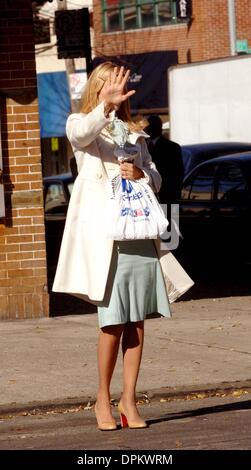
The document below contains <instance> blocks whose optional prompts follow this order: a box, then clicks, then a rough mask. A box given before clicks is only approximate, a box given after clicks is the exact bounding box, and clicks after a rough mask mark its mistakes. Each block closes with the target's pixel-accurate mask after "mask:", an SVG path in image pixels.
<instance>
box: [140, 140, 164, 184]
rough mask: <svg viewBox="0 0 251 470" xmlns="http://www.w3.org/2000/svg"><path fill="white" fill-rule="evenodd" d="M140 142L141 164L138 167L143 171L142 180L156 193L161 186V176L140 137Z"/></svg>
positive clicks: (144, 142)
mask: <svg viewBox="0 0 251 470" xmlns="http://www.w3.org/2000/svg"><path fill="white" fill-rule="evenodd" d="M140 143H141V152H142V161H143V165H142V166H140V169H141V170H142V171H143V172H144V175H145V177H144V181H146V183H148V184H149V185H150V186H151V188H152V189H153V191H154V192H155V193H158V192H159V190H160V188H161V183H162V178H161V176H160V174H159V172H158V170H157V168H156V166H155V163H153V161H152V157H151V155H150V153H149V150H148V147H147V145H146V141H145V139H144V138H142V139H141V140H140ZM137 166H139V165H137Z"/></svg>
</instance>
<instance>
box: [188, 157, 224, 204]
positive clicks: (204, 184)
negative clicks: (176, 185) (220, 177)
mask: <svg viewBox="0 0 251 470" xmlns="http://www.w3.org/2000/svg"><path fill="white" fill-rule="evenodd" d="M215 168H216V165H210V164H209V165H203V166H202V167H201V168H198V169H197V170H196V171H195V172H194V173H193V175H191V176H190V177H189V180H188V182H187V184H186V185H185V186H184V187H183V189H182V198H183V199H192V200H203V201H205V200H210V199H212V197H213V189H214V174H215Z"/></svg>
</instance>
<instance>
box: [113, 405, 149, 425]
mask: <svg viewBox="0 0 251 470" xmlns="http://www.w3.org/2000/svg"><path fill="white" fill-rule="evenodd" d="M118 411H119V413H120V423H121V427H122V428H127V427H128V428H130V429H143V428H147V427H148V426H147V423H146V422H145V421H139V422H137V421H128V419H127V417H126V414H125V410H124V407H123V405H122V403H121V402H119V404H118Z"/></svg>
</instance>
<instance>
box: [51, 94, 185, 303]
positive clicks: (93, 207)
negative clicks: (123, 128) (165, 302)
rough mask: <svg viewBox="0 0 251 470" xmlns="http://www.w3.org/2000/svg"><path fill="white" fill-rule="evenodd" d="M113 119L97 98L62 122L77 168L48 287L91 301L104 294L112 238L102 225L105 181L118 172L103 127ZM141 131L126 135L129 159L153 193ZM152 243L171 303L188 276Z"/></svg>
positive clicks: (155, 181) (155, 182) (155, 184)
mask: <svg viewBox="0 0 251 470" xmlns="http://www.w3.org/2000/svg"><path fill="white" fill-rule="evenodd" d="M113 118H114V113H110V115H109V117H108V118H106V117H105V115H104V104H103V103H100V104H99V105H98V106H97V107H96V108H95V109H94V110H93V111H91V112H90V113H88V114H81V113H78V114H72V115H71V116H69V118H68V120H67V124H66V133H67V137H68V139H69V141H70V142H71V145H72V148H73V151H74V154H75V157H76V161H77V166H78V172H79V173H78V176H77V178H76V180H75V183H74V186H73V190H72V195H71V198H70V203H69V208H68V212H67V218H66V223H65V229H64V234H63V239H62V244H61V249H60V255H59V261H58V266H57V270H56V275H55V279H54V283H53V289H52V290H53V291H54V292H65V293H69V294H72V295H76V296H78V297H81V298H83V299H85V300H87V301H89V302H92V303H95V304H98V303H99V302H100V301H102V300H103V298H104V294H105V289H106V283H107V277H108V272H109V267H110V262H111V257H112V250H113V243H114V242H113V240H111V239H110V238H108V237H107V236H106V230H105V229H106V220H105V209H106V201H107V192H106V191H107V182H108V180H109V177H111V176H113V175H114V172H115V171H118V164H117V162H115V159H114V156H113V149H114V144H113V141H112V140H111V138H110V136H109V133H108V132H107V131H106V129H105V127H106V126H107V125H108V124H109V122H111V120H112V119H113ZM145 136H147V135H146V134H145V133H144V132H141V133H131V134H130V136H129V137H130V141H131V143H133V144H136V145H137V146H138V149H139V152H138V155H137V156H136V159H135V161H134V162H135V165H136V166H137V167H139V168H141V169H142V171H143V172H144V175H145V181H147V182H148V183H149V184H150V185H151V186H152V188H153V189H154V191H156V192H158V191H159V189H160V186H161V177H160V175H159V173H158V172H157V170H156V167H155V165H154V163H153V162H152V160H151V156H150V154H149V152H148V150H147V146H146V143H145V139H144V137H145ZM155 244H156V250H157V253H158V256H159V259H160V263H161V266H162V270H163V274H164V278H165V282H166V287H167V294H168V297H169V301H170V302H173V301H174V300H176V299H177V298H178V297H179V296H180V295H181V294H183V293H184V292H186V291H187V290H188V289H189V288H190V287H191V286H192V285H193V281H192V280H191V279H190V277H189V276H188V275H187V274H186V272H185V271H184V270H183V268H182V267H181V266H180V264H179V263H178V262H177V260H176V259H175V258H174V256H173V255H172V254H171V253H170V252H169V251H167V250H161V249H160V248H161V243H160V240H155Z"/></svg>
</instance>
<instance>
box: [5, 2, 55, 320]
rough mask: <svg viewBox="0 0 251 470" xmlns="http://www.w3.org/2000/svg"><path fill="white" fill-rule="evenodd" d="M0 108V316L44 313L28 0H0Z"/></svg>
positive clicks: (37, 143) (39, 183)
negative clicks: (1, 214) (0, 201)
mask: <svg viewBox="0 0 251 470" xmlns="http://www.w3.org/2000/svg"><path fill="white" fill-rule="evenodd" d="M0 113H1V138H2V153H3V175H4V189H5V205H6V217H5V218H2V219H0V319H21V318H32V317H40V316H47V315H48V293H47V270H46V251H45V233H44V211H43V191H42V172H41V151H40V131H39V116H38V100H37V89H36V69H35V53H34V38H33V20H32V7H31V1H30V0H18V1H17V0H1V2H0Z"/></svg>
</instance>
